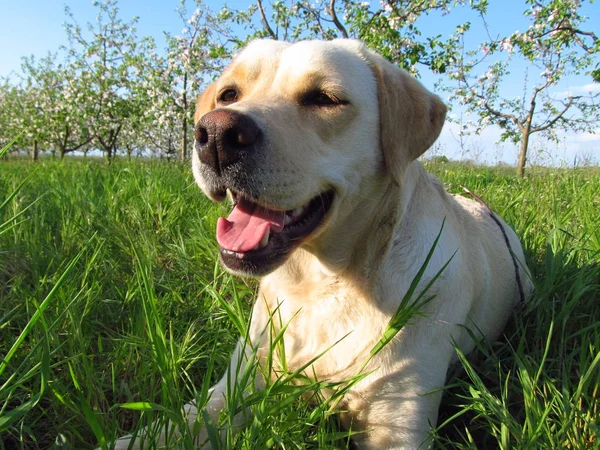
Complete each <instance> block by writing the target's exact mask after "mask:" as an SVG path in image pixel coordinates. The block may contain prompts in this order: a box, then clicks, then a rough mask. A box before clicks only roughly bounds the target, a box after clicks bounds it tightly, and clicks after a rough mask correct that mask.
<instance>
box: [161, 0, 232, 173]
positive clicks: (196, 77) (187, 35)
mask: <svg viewBox="0 0 600 450" xmlns="http://www.w3.org/2000/svg"><path fill="white" fill-rule="evenodd" d="M177 12H178V14H179V18H180V20H181V22H182V23H183V26H184V27H183V29H182V30H181V35H179V36H172V35H170V34H167V33H165V36H166V39H167V57H166V67H165V68H164V69H163V70H164V71H163V76H164V75H166V77H164V81H165V82H166V84H165V87H166V89H165V92H164V93H165V94H167V96H166V97H164V99H165V100H166V102H163V105H162V106H163V107H165V108H167V109H169V110H171V111H172V113H173V114H174V115H175V116H176V118H175V122H178V123H177V125H176V126H177V127H178V128H179V130H180V133H181V140H180V145H179V159H180V160H182V161H185V159H186V158H187V156H188V147H189V144H190V142H191V141H190V139H189V136H190V135H191V134H192V133H191V132H192V127H193V116H194V108H195V97H196V96H197V95H198V93H199V92H200V90H201V87H202V85H203V84H204V83H205V82H206V81H207V79H210V78H209V77H210V76H211V74H214V73H217V72H219V71H220V70H221V69H222V68H223V60H224V59H227V58H228V57H229V56H230V54H229V52H228V51H227V49H226V47H225V46H224V45H223V44H221V43H220V42H219V40H220V39H221V38H223V37H226V38H228V37H229V38H230V37H231V36H232V33H231V30H230V28H229V26H228V25H227V21H231V19H232V16H231V15H227V16H225V17H222V16H219V15H218V14H214V13H213V12H212V11H211V10H210V9H208V8H207V7H206V6H204V5H203V4H202V2H201V1H200V0H196V9H195V11H194V13H193V14H192V15H191V16H190V15H189V13H188V10H187V8H186V2H185V0H181V3H180V5H179V7H178V8H177ZM223 19H227V20H223ZM157 75H158V76H161V74H157ZM165 103H167V104H165ZM173 125H175V124H173V123H171V126H173Z"/></svg>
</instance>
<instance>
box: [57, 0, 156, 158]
mask: <svg viewBox="0 0 600 450" xmlns="http://www.w3.org/2000/svg"><path fill="white" fill-rule="evenodd" d="M94 6H95V7H97V8H98V10H99V12H98V15H97V23H96V24H88V26H87V33H86V32H84V31H83V30H82V29H81V27H80V26H79V25H78V23H77V21H76V20H75V18H74V17H73V15H72V13H71V12H70V10H69V8H68V7H67V8H65V12H66V14H67V16H69V17H70V18H71V23H67V24H66V26H65V28H66V31H67V35H68V37H69V42H70V48H69V50H68V56H69V59H68V67H69V70H70V71H72V73H73V75H74V79H77V80H78V82H79V83H80V86H79V88H80V89H81V90H82V92H83V95H84V96H85V99H84V101H83V102H81V103H79V105H80V112H81V114H82V116H83V117H84V120H85V122H86V127H87V128H88V129H89V130H90V133H91V134H92V136H93V138H94V141H95V143H96V144H97V145H98V146H99V148H100V149H102V151H104V153H105V155H106V158H107V160H108V161H110V160H111V158H112V157H113V156H114V155H115V154H116V152H117V150H118V149H119V145H120V139H121V137H122V133H123V131H124V130H125V129H126V128H127V127H130V129H134V128H135V127H134V125H133V123H132V122H133V121H135V119H136V118H137V117H139V112H140V111H141V110H143V109H144V106H145V105H142V104H140V102H139V101H138V100H140V99H139V98H137V97H136V96H134V95H133V94H132V92H133V90H134V88H135V84H136V83H137V82H139V80H140V79H141V78H142V77H143V73H142V71H141V70H140V67H141V65H140V60H141V58H142V55H144V53H145V52H146V50H147V44H148V41H147V40H144V39H142V40H138V37H137V34H136V29H135V24H136V22H137V18H133V19H132V20H131V21H130V22H129V23H126V22H124V21H123V20H121V19H120V18H119V16H118V11H119V10H118V7H117V1H116V0H106V1H105V2H98V1H95V2H94ZM87 35H91V37H90V38H89V39H88V38H87V37H86V36H87Z"/></svg>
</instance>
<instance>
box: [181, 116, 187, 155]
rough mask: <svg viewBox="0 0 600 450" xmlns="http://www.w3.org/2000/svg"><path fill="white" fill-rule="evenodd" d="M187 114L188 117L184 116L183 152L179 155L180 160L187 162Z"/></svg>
mask: <svg viewBox="0 0 600 450" xmlns="http://www.w3.org/2000/svg"><path fill="white" fill-rule="evenodd" d="M187 140H188V137H187V112H186V115H185V116H183V133H182V135H181V152H180V153H179V159H181V161H183V162H185V159H186V158H187Z"/></svg>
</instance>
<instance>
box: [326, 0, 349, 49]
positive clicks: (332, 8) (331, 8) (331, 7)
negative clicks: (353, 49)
mask: <svg viewBox="0 0 600 450" xmlns="http://www.w3.org/2000/svg"><path fill="white" fill-rule="evenodd" d="M329 14H331V18H332V19H333V23H334V24H335V27H336V28H337V29H338V30H339V32H340V33H342V36H343V37H344V39H348V32H347V31H346V28H344V25H342V23H341V22H340V21H339V19H338V17H337V14H336V13H335V0H331V2H330V3H329Z"/></svg>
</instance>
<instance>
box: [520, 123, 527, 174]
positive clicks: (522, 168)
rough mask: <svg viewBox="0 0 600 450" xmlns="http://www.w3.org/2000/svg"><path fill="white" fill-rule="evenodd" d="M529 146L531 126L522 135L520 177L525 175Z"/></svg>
mask: <svg viewBox="0 0 600 450" xmlns="http://www.w3.org/2000/svg"><path fill="white" fill-rule="evenodd" d="M528 147H529V127H527V128H526V129H525V130H524V131H523V136H522V137H521V150H520V151H519V162H518V164H517V175H518V176H519V177H520V178H523V177H524V176H525V163H526V162H527V148H528Z"/></svg>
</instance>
